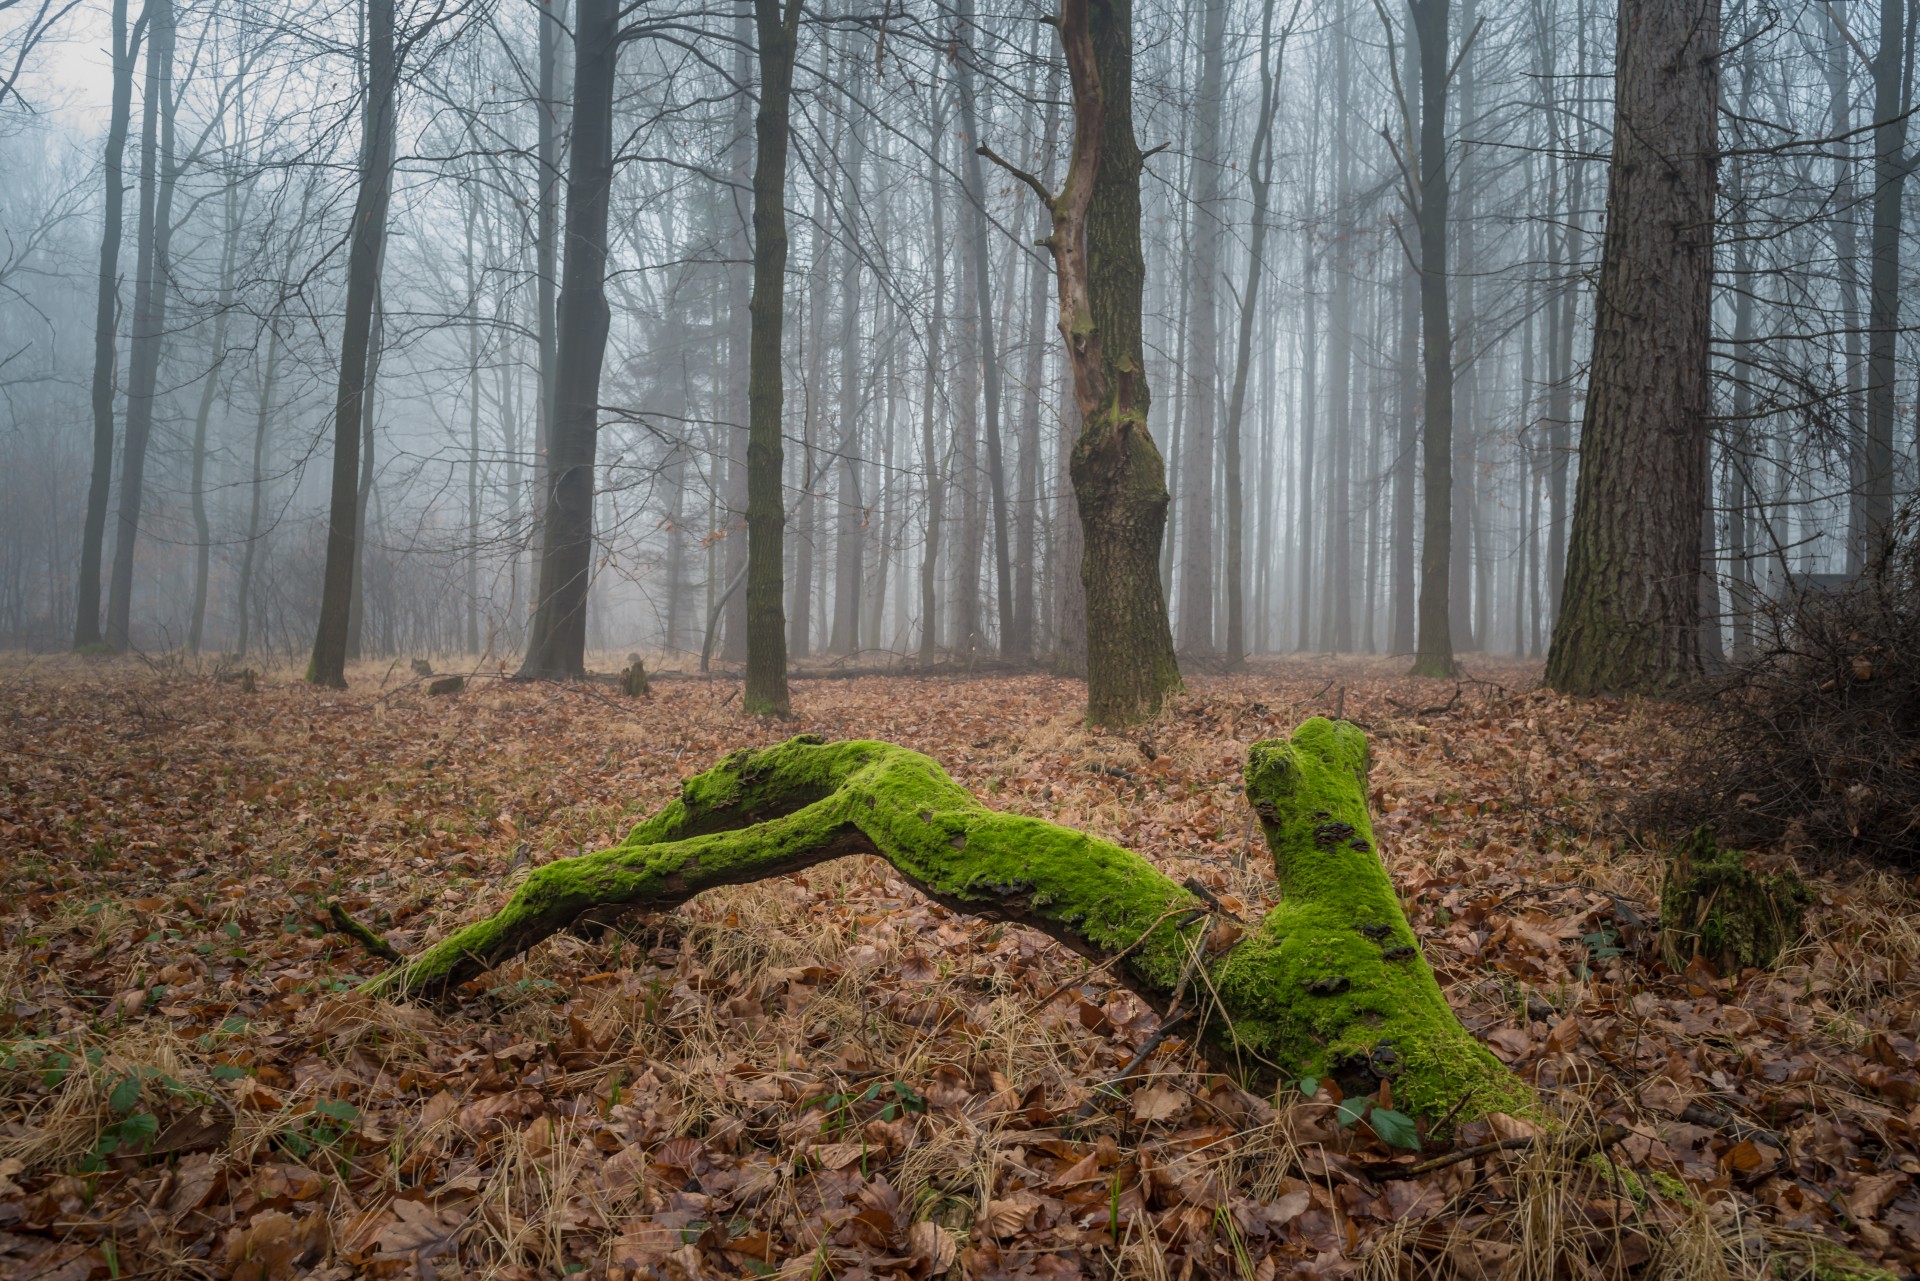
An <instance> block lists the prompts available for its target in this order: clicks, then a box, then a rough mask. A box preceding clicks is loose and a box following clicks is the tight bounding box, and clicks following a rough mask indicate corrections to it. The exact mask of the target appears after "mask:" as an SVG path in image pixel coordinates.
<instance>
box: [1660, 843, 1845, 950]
mask: <svg viewBox="0 0 1920 1281" xmlns="http://www.w3.org/2000/svg"><path fill="white" fill-rule="evenodd" d="M1811 898H1812V896H1811V895H1810V894H1809V893H1808V892H1807V887H1806V886H1805V885H1803V884H1801V882H1800V878H1799V877H1798V876H1795V875H1794V874H1793V873H1792V872H1790V871H1789V872H1774V873H1763V872H1756V871H1754V869H1753V868H1752V867H1751V866H1749V864H1748V861H1747V856H1746V855H1744V854H1742V853H1740V852H1739V851H1738V850H1724V849H1721V848H1720V847H1719V846H1718V845H1717V844H1715V842H1714V839H1713V831H1712V829H1711V828H1706V827H1702V828H1698V829H1696V830H1695V831H1694V833H1693V835H1692V836H1690V837H1688V838H1687V840H1686V841H1685V842H1684V843H1683V844H1682V845H1681V846H1680V848H1679V850H1678V851H1676V852H1675V853H1674V855H1673V857H1672V858H1671V859H1669V860H1668V861H1667V872H1666V876H1665V877H1664V878H1663V879H1662V880H1661V882H1660V959H1661V960H1663V961H1665V962H1666V963H1667V967H1668V968H1669V969H1672V970H1676V971H1677V970H1685V969H1686V968H1687V966H1688V965H1689V964H1691V963H1692V961H1693V959H1694V958H1695V957H1703V958H1705V959H1706V960H1707V961H1709V962H1710V963H1712V965H1713V967H1714V969H1716V970H1718V971H1719V972H1720V973H1721V974H1723V975H1734V974H1738V973H1739V972H1740V971H1741V970H1744V969H1748V968H1754V969H1762V970H1764V969H1766V968H1768V967H1769V966H1771V965H1772V964H1773V963H1774V962H1775V961H1776V960H1778V959H1779V958H1780V953H1781V952H1783V951H1784V950H1786V948H1787V947H1788V946H1789V945H1791V944H1792V943H1793V942H1794V940H1796V939H1797V938H1799V937H1800V927H1801V924H1802V923H1803V922H1804V920H1805V919H1806V912H1807V904H1808V902H1809V901H1810V900H1811Z"/></svg>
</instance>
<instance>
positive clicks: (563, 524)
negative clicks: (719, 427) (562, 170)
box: [519, 0, 620, 680]
mask: <svg viewBox="0 0 1920 1281" xmlns="http://www.w3.org/2000/svg"><path fill="white" fill-rule="evenodd" d="M573 41H574V45H573V47H574V71H573V147H572V151H571V153H570V154H569V157H568V161H567V213H566V252H565V256H564V261H563V264H562V266H561V278H560V298H559V302H558V304H557V307H556V310H555V330H556V337H557V344H558V354H557V357H556V363H555V368H556V371H557V372H556V381H555V384H554V409H553V430H552V433H551V435H550V436H549V439H548V442H547V451H548V452H547V493H546V503H545V512H544V516H545V519H544V520H543V522H542V538H541V547H540V576H539V586H538V588H537V594H536V597H535V600H536V602H537V603H536V604H535V606H534V612H533V626H532V628H531V629H530V630H529V632H528V636H527V653H526V657H525V659H524V660H523V661H522V662H521V665H520V673H519V674H520V676H521V678H522V679H530V680H540V679H545V680H578V679H580V678H581V677H584V676H585V675H586V674H587V595H588V588H589V587H590V586H591V585H592V582H593V477H594V469H595V466H596V454H597V451H598V447H599V434H600V372H601V367H602V365H603V363H604V361H605V358H606V351H607V326H608V311H607V216H608V206H609V202H610V199H611V192H612V187H613V86H614V73H615V70H616V66H617V63H618V61H619V55H620V31H619V4H618V3H617V0H580V3H579V4H578V5H576V6H575V14H574V35H573Z"/></svg>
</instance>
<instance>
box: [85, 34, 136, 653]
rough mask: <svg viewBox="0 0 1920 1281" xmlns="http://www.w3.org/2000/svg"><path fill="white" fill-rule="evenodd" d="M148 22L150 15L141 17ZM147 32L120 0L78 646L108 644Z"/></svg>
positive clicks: (95, 326)
mask: <svg viewBox="0 0 1920 1281" xmlns="http://www.w3.org/2000/svg"><path fill="white" fill-rule="evenodd" d="M140 21H141V25H143V26H144V25H145V23H146V17H145V16H144V15H143V16H142V18H141V20H140ZM139 56H140V34H139V31H138V30H137V29H136V30H135V31H133V32H131V33H130V32H129V31H128V30H127V0H113V99H112V105H111V107H110V108H109V112H108V116H107V147H106V192H105V196H104V200H103V202H102V204H103V209H104V216H103V218H102V223H103V225H102V228H101V232H100V286H99V293H98V296H97V300H96V302H95V305H94V320H93V468H92V471H91V473H90V474H89V476H88V479H87V515H86V522H85V524H84V525H83V526H82V529H81V536H80V587H79V592H78V596H77V600H76V605H77V609H76V612H75V615H74V625H73V647H74V648H75V649H80V648H83V647H85V646H90V645H98V644H100V643H101V640H102V636H101V632H100V562H101V559H102V556H103V553H104V551H105V546H106V533H107V500H108V498H109V497H110V495H111V491H112V488H113V387H114V381H115V378H114V375H115V373H116V366H117V365H118V363H119V361H118V359H117V357H116V355H115V351H116V347H117V344H116V342H115V338H116V335H117V331H118V329H119V323H120V315H119V312H120V239H121V234H122V225H121V224H122V222H123V221H124V214H123V209H124V207H125V203H126V174H125V168H126V151H127V128H128V126H129V124H131V122H132V119H133V67H134V63H135V62H136V61H137V60H138V58H139Z"/></svg>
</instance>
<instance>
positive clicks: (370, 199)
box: [307, 0, 398, 688]
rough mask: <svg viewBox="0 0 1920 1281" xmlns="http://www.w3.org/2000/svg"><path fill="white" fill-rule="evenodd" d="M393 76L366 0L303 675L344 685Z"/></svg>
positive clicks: (379, 25) (376, 15)
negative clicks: (326, 494)
mask: <svg viewBox="0 0 1920 1281" xmlns="http://www.w3.org/2000/svg"><path fill="white" fill-rule="evenodd" d="M397 75H398V66H397V64H396V51H395V48H394V30H393V0H367V106H366V112H365V114H364V117H363V121H362V136H361V141H360V191H359V195H358V197H357V198H356V199H355V201H354V210H353V234H352V239H351V242H350V248H349V249H348V251H347V298H346V317H345V322H344V326H343V329H342V333H341V338H340V379H339V385H338V388H337V391H336V394H335V396H334V415H333V477H332V494H331V501H330V503H329V505H328V509H327V561H326V571H325V576H324V578H323V580H322V582H321V587H320V625H319V628H318V630H317V631H316V633H315V635H314V639H313V657H312V658H311V660H309V662H308V664H307V679H308V680H309V681H311V682H313V683H314V684H315V685H331V686H335V687H338V688H345V687H346V683H347V670H346V669H347V642H348V639H349V626H350V624H351V622H352V620H351V618H350V617H349V615H350V613H351V612H352V598H353V579H354V573H355V567H356V566H357V565H358V563H359V560H360V547H359V540H358V538H356V537H355V531H356V530H357V528H358V526H359V520H360V434H361V431H362V428H363V422H362V416H363V414H364V412H365V408H366V406H365V397H366V384H367V351H368V348H369V345H370V339H371V336H372V332H373V307H374V296H375V295H376V294H377V293H378V292H379V288H380V257H381V254H380V250H381V246H382V244H383V243H384V242H385V239H386V233H387V204H388V198H389V196H390V195H391V193H392V180H393V139H394V106H395V103H394V98H395V92H396V88H397V86H396V84H395V81H396V79H397Z"/></svg>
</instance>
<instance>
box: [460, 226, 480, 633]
mask: <svg viewBox="0 0 1920 1281" xmlns="http://www.w3.org/2000/svg"><path fill="white" fill-rule="evenodd" d="M478 203H479V202H478V200H477V199H476V200H473V201H471V202H470V203H469V204H468V206H467V227H466V231H467V235H466V255H465V263H464V264H463V265H464V266H465V267H466V277H467V546H466V550H465V552H464V554H463V555H462V557H461V559H462V561H463V562H464V564H463V565H462V566H461V570H462V573H461V578H462V580H463V581H462V587H463V591H462V595H464V596H465V597H466V601H465V602H464V604H465V607H466V608H465V612H466V616H467V647H466V648H467V653H469V654H478V653H479V652H480V281H479V278H478V276H477V275H476V273H475V266H476V264H475V262H474V244H473V240H474V237H473V224H474V219H475V216H476V214H477V209H476V208H475V206H476V205H477V204H478Z"/></svg>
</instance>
